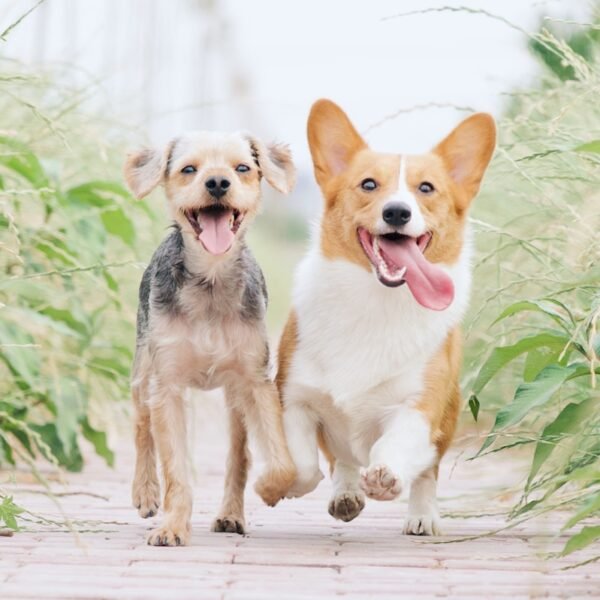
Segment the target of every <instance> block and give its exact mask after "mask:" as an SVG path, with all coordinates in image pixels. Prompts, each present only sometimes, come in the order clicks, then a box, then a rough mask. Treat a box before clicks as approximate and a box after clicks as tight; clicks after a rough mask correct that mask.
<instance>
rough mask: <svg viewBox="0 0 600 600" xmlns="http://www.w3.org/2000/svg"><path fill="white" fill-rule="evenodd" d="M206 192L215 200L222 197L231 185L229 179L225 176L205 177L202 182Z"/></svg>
mask: <svg viewBox="0 0 600 600" xmlns="http://www.w3.org/2000/svg"><path fill="white" fill-rule="evenodd" d="M204 185H205V186H206V189H207V190H208V193H209V194H210V195H211V196H212V197H213V198H216V199H217V200H218V199H219V198H222V197H223V196H224V195H225V194H226V193H227V189H228V188H229V186H230V185H231V181H229V179H225V177H211V178H210V179H207V180H206V182H205V183H204Z"/></svg>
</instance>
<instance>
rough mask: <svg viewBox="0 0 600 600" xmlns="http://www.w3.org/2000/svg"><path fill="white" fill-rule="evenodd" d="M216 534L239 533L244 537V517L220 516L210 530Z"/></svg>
mask: <svg viewBox="0 0 600 600" xmlns="http://www.w3.org/2000/svg"><path fill="white" fill-rule="evenodd" d="M210 529H211V531H214V532H217V533H239V534H240V535H244V532H245V530H244V517H241V516H239V515H222V516H220V517H217V518H216V519H215V520H214V521H213V524H212V527H211V528H210Z"/></svg>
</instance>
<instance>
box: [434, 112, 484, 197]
mask: <svg viewBox="0 0 600 600" xmlns="http://www.w3.org/2000/svg"><path fill="white" fill-rule="evenodd" d="M495 147H496V124H495V122H494V118H493V117H492V116H491V115H489V114H487V113H476V114H474V115H471V116H470V117H468V118H466V119H465V120H464V121H462V123H460V124H459V125H457V127H455V128H454V130H453V131H452V132H451V133H450V135H448V136H447V137H446V138H445V139H444V140H442V141H441V142H440V143H439V144H438V145H437V146H436V147H435V148H434V149H433V152H434V153H435V154H437V155H438V156H440V157H441V158H442V160H443V162H444V164H445V165H446V168H447V169H448V172H449V174H450V177H451V178H452V179H453V180H454V182H455V183H456V184H457V185H459V186H461V187H462V188H463V189H464V190H465V192H466V193H467V195H468V201H469V202H470V201H471V200H472V199H473V198H474V197H475V195H476V194H477V192H478V191H479V186H480V184H481V180H482V178H483V175H484V173H485V170H486V169H487V166H488V164H489V162H490V160H491V158H492V154H493V153H494V148H495Z"/></svg>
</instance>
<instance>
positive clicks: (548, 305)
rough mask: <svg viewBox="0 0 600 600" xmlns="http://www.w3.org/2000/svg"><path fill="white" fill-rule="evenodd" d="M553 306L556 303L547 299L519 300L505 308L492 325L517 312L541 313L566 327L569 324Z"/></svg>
mask: <svg viewBox="0 0 600 600" xmlns="http://www.w3.org/2000/svg"><path fill="white" fill-rule="evenodd" d="M553 304H554V305H556V304H557V303H556V302H554V301H552V300H547V299H544V300H521V301H519V302H515V303H514V304H511V305H510V306H508V307H506V308H505V309H504V310H503V311H502V312H501V313H500V316H499V317H498V318H497V319H496V320H495V321H494V322H493V323H492V325H495V324H496V323H498V322H499V321H502V320H503V319H506V317H511V316H512V315H515V314H517V313H519V312H523V311H533V312H539V313H543V314H545V315H547V316H549V317H551V318H552V319H553V320H554V321H556V322H557V323H558V324H559V325H561V326H568V325H569V323H568V321H567V320H566V319H565V317H564V315H563V314H562V313H561V312H559V311H557V310H556V309H555V308H554V306H552V305H553ZM558 305H559V306H562V305H561V304H558ZM567 314H569V313H568V312H567ZM569 316H570V314H569Z"/></svg>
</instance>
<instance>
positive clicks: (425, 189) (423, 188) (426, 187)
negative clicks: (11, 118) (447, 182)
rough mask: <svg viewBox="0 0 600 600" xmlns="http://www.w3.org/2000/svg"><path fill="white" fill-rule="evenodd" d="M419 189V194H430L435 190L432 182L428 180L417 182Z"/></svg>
mask: <svg viewBox="0 0 600 600" xmlns="http://www.w3.org/2000/svg"><path fill="white" fill-rule="evenodd" d="M419 191H420V192H421V194H431V193H432V192H433V191H435V188H434V187H433V184H431V183H429V181H423V182H421V183H420V184H419Z"/></svg>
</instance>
